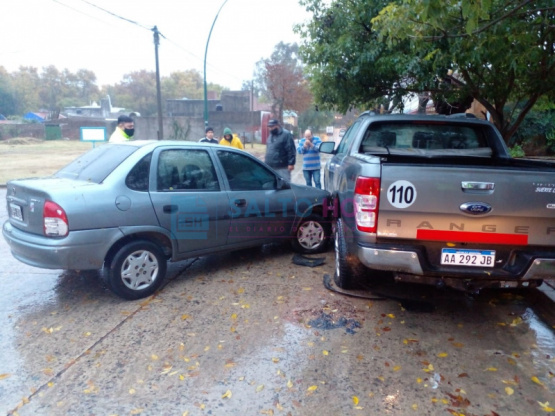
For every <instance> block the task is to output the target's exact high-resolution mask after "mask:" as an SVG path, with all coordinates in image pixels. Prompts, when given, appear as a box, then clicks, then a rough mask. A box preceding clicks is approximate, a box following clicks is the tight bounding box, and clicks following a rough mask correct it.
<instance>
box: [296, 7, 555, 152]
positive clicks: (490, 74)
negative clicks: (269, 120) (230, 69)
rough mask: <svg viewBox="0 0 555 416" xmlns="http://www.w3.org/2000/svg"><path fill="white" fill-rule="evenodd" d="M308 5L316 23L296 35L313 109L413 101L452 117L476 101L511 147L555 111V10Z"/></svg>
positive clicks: (312, 22) (310, 23) (309, 24)
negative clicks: (547, 103)
mask: <svg viewBox="0 0 555 416" xmlns="http://www.w3.org/2000/svg"><path fill="white" fill-rule="evenodd" d="M301 4H303V5H305V6H306V8H307V10H309V11H312V12H313V14H314V17H313V19H312V20H311V21H310V22H308V23H306V24H304V25H302V26H299V27H298V28H297V30H298V31H299V33H300V34H301V36H302V37H303V39H304V41H305V42H304V44H303V45H302V46H301V55H302V57H303V59H304V61H305V62H306V64H307V67H308V68H307V70H308V73H309V75H310V79H311V86H312V91H313V93H314V95H315V99H316V101H317V102H318V103H319V104H320V105H322V106H325V107H327V108H338V109H339V110H342V111H345V110H346V109H348V108H351V107H359V108H364V107H366V108H368V107H372V106H373V104H374V103H375V100H376V99H378V98H379V97H384V96H386V97H388V98H389V99H390V100H392V101H397V102H400V99H401V98H402V97H403V96H406V95H407V94H410V93H416V94H421V93H426V94H429V95H431V96H432V97H434V98H435V99H436V100H437V101H443V102H445V103H446V104H447V105H446V106H444V107H445V108H449V107H451V106H453V105H455V104H458V105H459V106H461V107H464V106H465V105H467V103H468V102H469V99H474V100H476V101H478V102H479V103H481V104H482V105H483V106H484V107H485V108H486V111H488V112H489V113H490V116H491V117H492V120H493V122H494V123H495V125H496V126H497V127H498V128H499V130H500V131H501V133H502V134H503V137H504V138H505V141H506V142H509V140H510V139H511V137H512V136H513V135H514V134H515V132H516V130H517V128H518V126H519V124H520V123H522V120H524V118H525V117H526V114H527V113H528V112H529V111H530V110H531V108H532V107H534V105H535V103H536V102H537V101H538V99H540V98H541V97H549V99H550V100H551V101H552V102H553V101H554V98H555V82H553V79H555V46H554V45H555V31H554V30H553V26H552V24H553V21H555V6H554V4H553V1H552V0H538V1H535V2H520V3H514V2H511V1H509V0H482V1H476V2H474V1H463V2H460V1H458V0H426V1H418V0H399V1H397V2H395V3H390V2H389V1H380V0H358V1H356V2H355V1H351V0H335V1H333V2H331V3H330V2H328V1H326V0H301ZM436 104H437V103H436ZM508 105H510V106H511V108H510V109H509V110H508V112H505V111H506V107H507V106H508ZM517 110H518V111H517Z"/></svg>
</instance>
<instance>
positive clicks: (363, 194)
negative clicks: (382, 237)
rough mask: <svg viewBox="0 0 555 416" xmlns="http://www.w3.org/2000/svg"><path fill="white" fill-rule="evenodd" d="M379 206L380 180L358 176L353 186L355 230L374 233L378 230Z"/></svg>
mask: <svg viewBox="0 0 555 416" xmlns="http://www.w3.org/2000/svg"><path fill="white" fill-rule="evenodd" d="M379 206H380V178H366V177H364V176H359V177H358V178H357V181H356V184H355V200H354V209H355V221H356V224H357V229H358V230H359V231H364V232H367V233H375V232H376V231H377V228H378V207H379Z"/></svg>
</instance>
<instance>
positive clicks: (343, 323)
mask: <svg viewBox="0 0 555 416" xmlns="http://www.w3.org/2000/svg"><path fill="white" fill-rule="evenodd" d="M308 324H309V325H310V326H311V327H312V328H316V329H337V328H345V331H346V332H347V333H348V334H355V333H356V331H355V330H356V329H357V328H360V327H361V325H360V322H358V321H356V320H354V319H348V318H345V317H343V316H342V317H340V318H339V319H335V320H334V319H333V317H332V316H331V315H329V314H327V313H324V312H322V313H321V314H320V316H318V317H317V318H315V319H311V320H310V321H308Z"/></svg>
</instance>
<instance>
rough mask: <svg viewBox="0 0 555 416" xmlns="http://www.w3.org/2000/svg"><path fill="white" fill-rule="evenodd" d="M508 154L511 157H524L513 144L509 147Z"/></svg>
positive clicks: (522, 151)
mask: <svg viewBox="0 0 555 416" xmlns="http://www.w3.org/2000/svg"><path fill="white" fill-rule="evenodd" d="M509 152H510V153H511V157H524V156H526V154H525V153H524V150H523V149H522V147H521V146H520V145H519V144H515V145H514V146H513V147H509Z"/></svg>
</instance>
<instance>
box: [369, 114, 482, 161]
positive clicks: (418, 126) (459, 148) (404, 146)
mask: <svg viewBox="0 0 555 416" xmlns="http://www.w3.org/2000/svg"><path fill="white" fill-rule="evenodd" d="M380 149H381V150H382V151H383V150H384V149H385V151H386V152H394V153H402V152H407V153H419V154H420V153H421V154H425V153H440V154H461V155H465V154H469V155H470V154H472V155H482V156H490V155H491V148H490V147H489V145H488V140H487V132H486V131H485V129H484V128H483V127H482V126H470V125H464V124H449V123H426V122H419V123H414V122H411V123H372V124H370V125H369V126H368V129H367V130H366V132H365V133H364V138H363V140H362V143H361V148H360V150H359V151H360V152H361V153H373V152H380Z"/></svg>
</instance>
